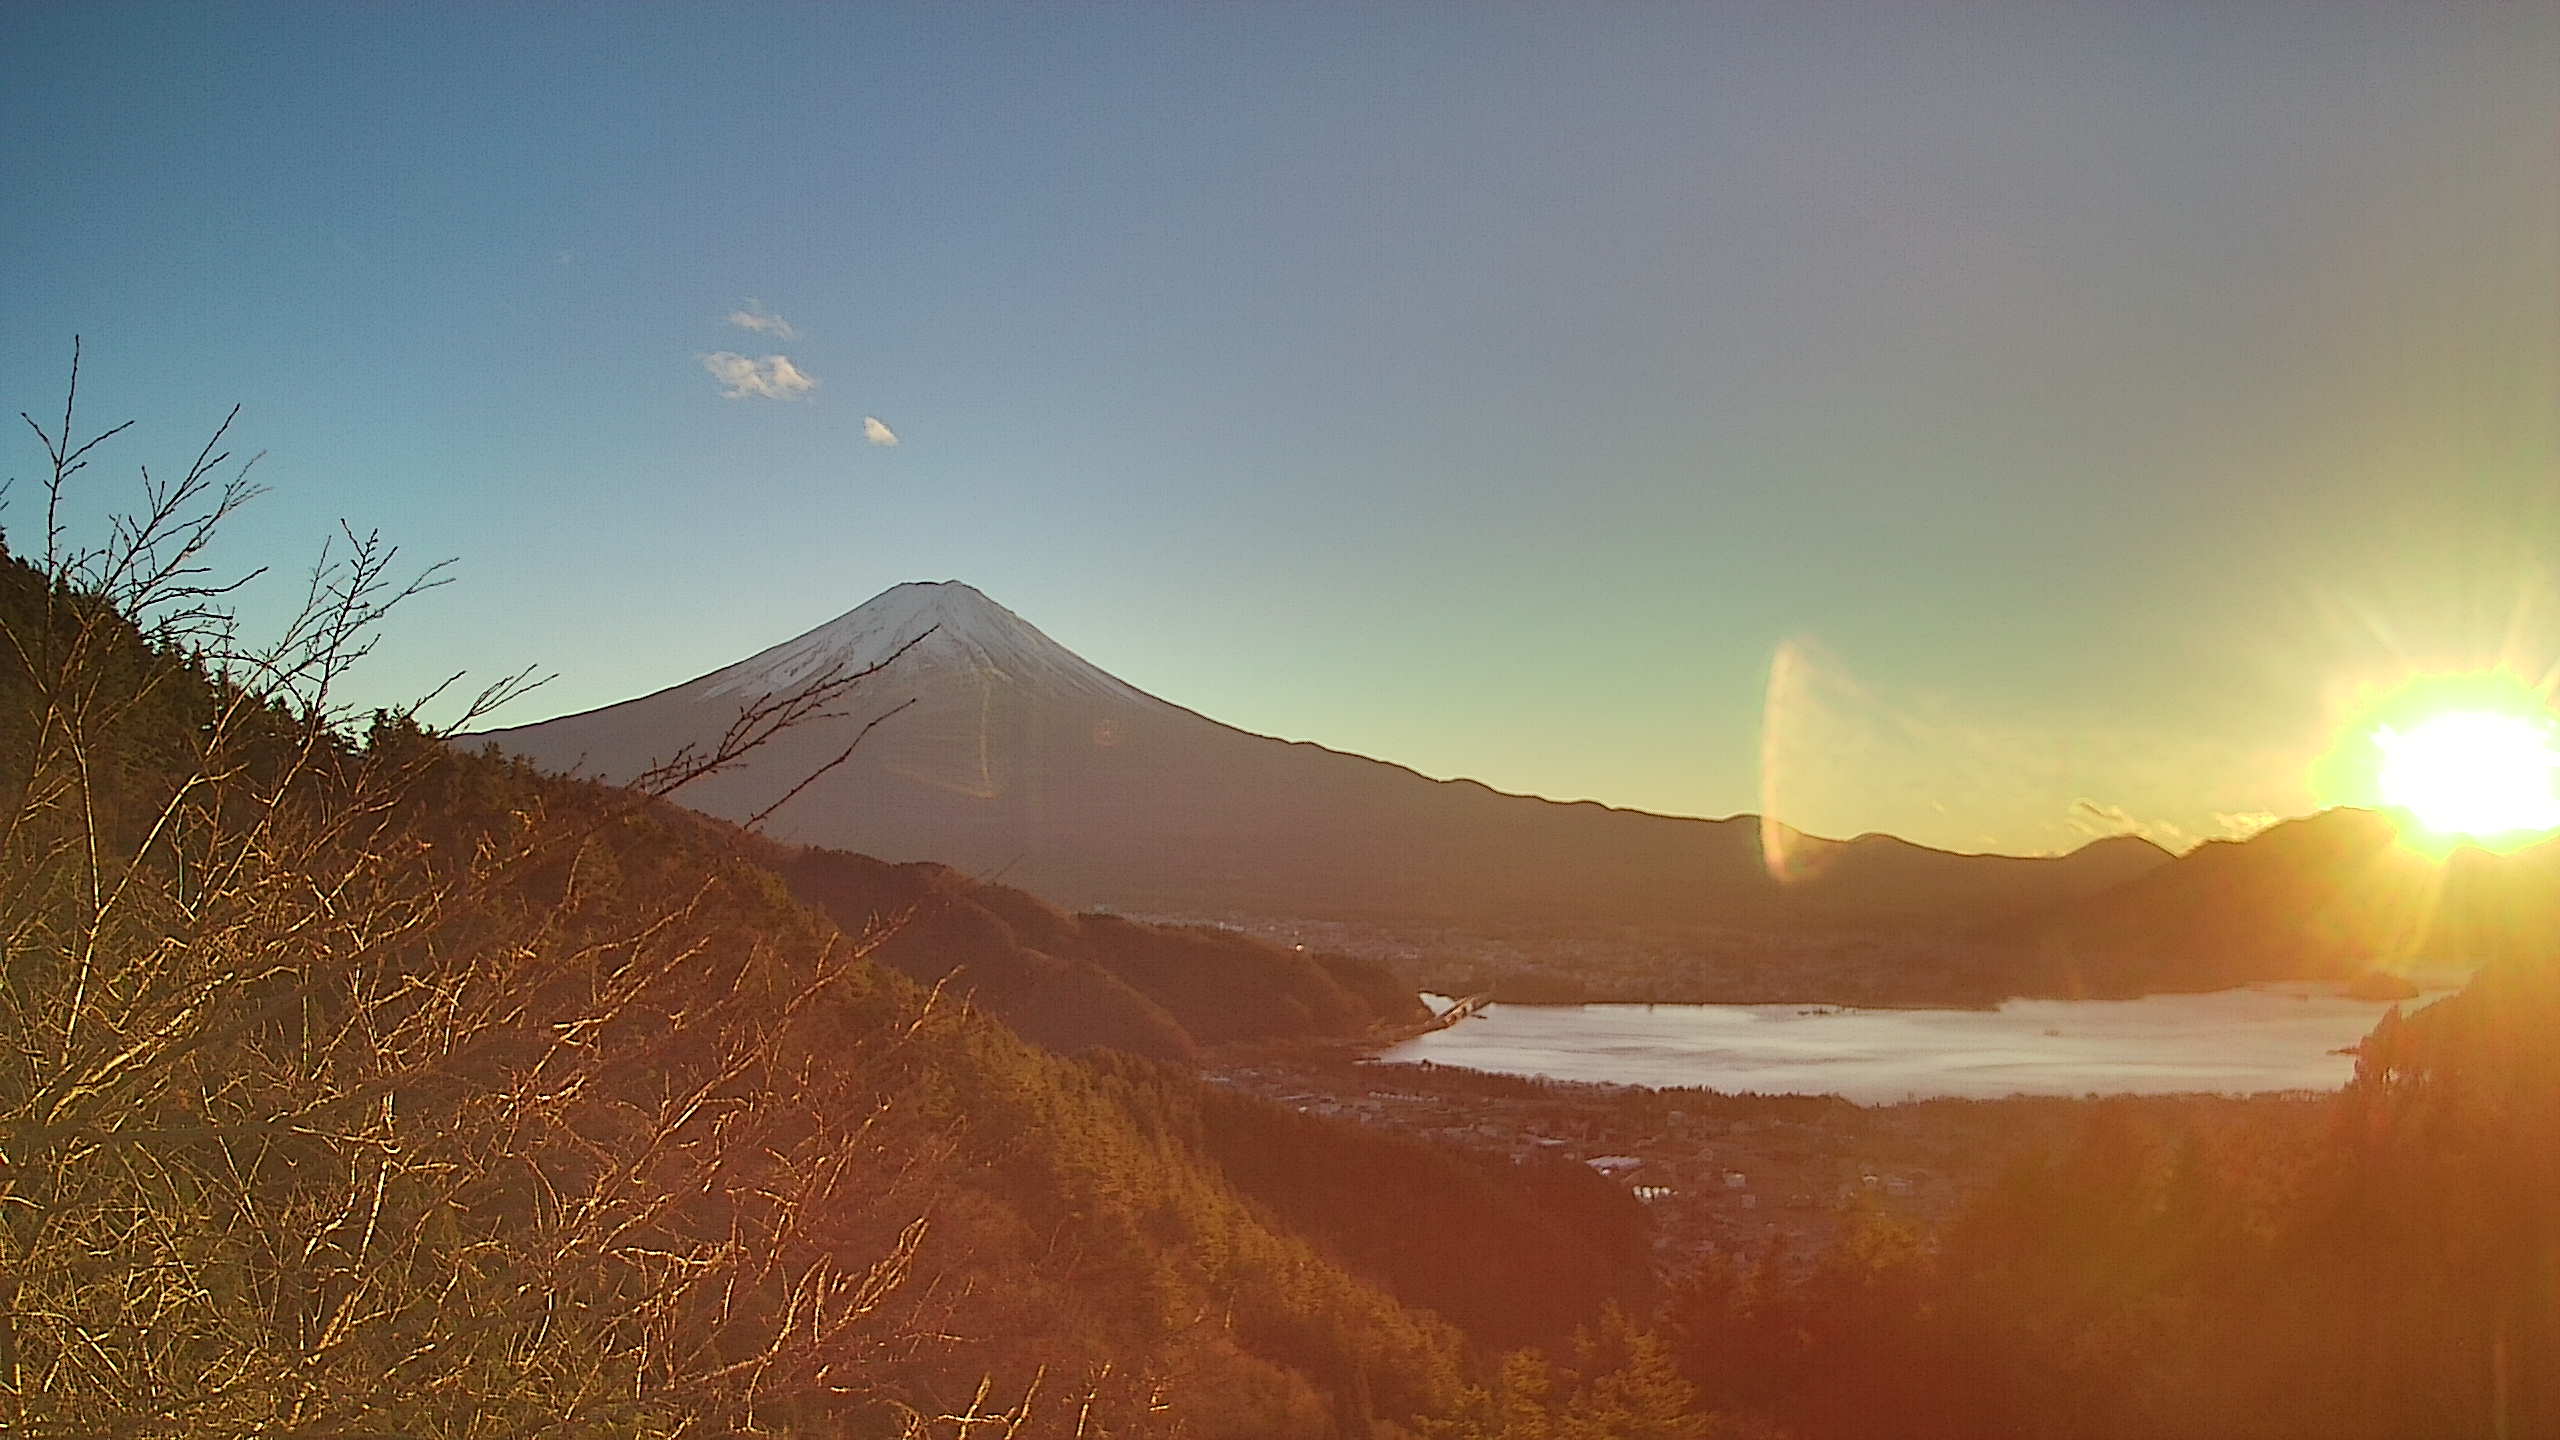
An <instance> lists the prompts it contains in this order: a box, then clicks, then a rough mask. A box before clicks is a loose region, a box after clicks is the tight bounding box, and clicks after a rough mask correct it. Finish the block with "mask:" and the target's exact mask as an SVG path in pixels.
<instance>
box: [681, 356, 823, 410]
mask: <svg viewBox="0 0 2560 1440" xmlns="http://www.w3.org/2000/svg"><path fill="white" fill-rule="evenodd" d="M702 368H703V369H705V370H708V371H710V372H711V378H713V379H714V380H717V381H719V382H720V393H721V394H723V395H725V396H727V397H729V398H730V399H732V400H746V399H751V398H753V397H756V396H762V397H763V398H765V399H768V400H797V399H799V398H800V397H801V396H803V395H806V394H808V393H809V392H810V391H812V390H815V389H817V388H818V382H817V380H816V379H815V378H814V377H812V376H809V375H806V374H803V373H802V372H801V369H800V367H799V366H797V365H794V364H792V363H791V357H790V356H788V355H767V356H765V357H764V358H763V359H761V360H750V359H748V358H747V357H746V356H744V355H740V354H737V353H736V352H734V351H729V350H715V351H713V352H712V353H711V354H708V355H705V356H703V357H702Z"/></svg>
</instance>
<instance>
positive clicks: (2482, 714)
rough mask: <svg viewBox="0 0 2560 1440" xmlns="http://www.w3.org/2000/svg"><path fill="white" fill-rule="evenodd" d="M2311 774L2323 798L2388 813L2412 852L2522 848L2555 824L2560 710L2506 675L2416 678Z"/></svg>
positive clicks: (2359, 723) (2367, 716) (2559, 808)
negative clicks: (2415, 849) (2399, 823)
mask: <svg viewBox="0 0 2560 1440" xmlns="http://www.w3.org/2000/svg"><path fill="white" fill-rule="evenodd" d="M2319 779H2320V782H2321V783H2320V788H2321V790H2322V791H2323V794H2322V797H2321V798H2322V800H2323V802H2324V803H2327V804H2333V805H2378V806H2380V807H2382V808H2384V809H2387V810H2390V811H2393V812H2395V813H2396V814H2398V815H2399V816H2401V817H2402V820H2403V825H2404V827H2405V829H2406V832H2407V838H2408V839H2409V841H2410V842H2411V843H2412V844H2414V845H2416V846H2418V847H2419V848H2420V849H2423V850H2428V851H2430V852H2433V853H2438V854H2441V853H2444V852H2446V851H2449V850H2451V849H2453V848H2454V847H2455V846H2458V845H2465V844H2469V845H2478V846H2480V847H2482V848H2484V849H2489V850H2495V851H2509V850H2517V849H2521V848H2523V847H2524V846H2527V845H2530V844H2533V843H2535V842H2537V841H2540V840H2543V839H2546V838H2548V837H2549V836H2550V835H2551V834H2552V833H2553V832H2554V831H2560V715H2555V714H2554V713H2553V711H2552V708H2551V704H2550V700H2549V698H2548V697H2547V696H2545V695H2544V694H2542V693H2540V692H2539V691H2537V690H2535V689H2534V688H2533V687H2531V686H2528V685H2527V684H2525V683H2524V682H2523V681H2522V680H2520V679H2517V678H2516V677H2514V676H2512V675H2506V674H2501V673H2497V672H2490V673H2485V674H2475V675H2458V676H2430V677H2424V678H2421V679H2418V680H2413V681H2410V682H2408V683H2406V684H2404V685H2402V686H2400V687H2398V688H2397V689H2396V690H2394V691H2392V692H2390V693H2389V694H2387V695H2385V696H2383V697H2382V698H2381V699H2380V700H2379V701H2378V702H2377V703H2375V704H2373V705H2371V706H2370V707H2368V708H2367V709H2366V710H2365V712H2364V713H2363V714H2362V715H2361V716H2360V717H2358V719H2357V720H2356V721H2355V722H2354V723H2352V724H2350V725H2349V726H2348V727H2347V730H2346V733H2345V734H2344V735H2343V736H2342V737H2341V739H2340V741H2339V744H2338V747H2337V748H2336V749H2334V750H2333V751H2332V752H2331V753H2330V756H2329V757H2328V759H2327V760H2326V761H2325V762H2324V764H2323V770H2322V774H2321V775H2320V777H2319Z"/></svg>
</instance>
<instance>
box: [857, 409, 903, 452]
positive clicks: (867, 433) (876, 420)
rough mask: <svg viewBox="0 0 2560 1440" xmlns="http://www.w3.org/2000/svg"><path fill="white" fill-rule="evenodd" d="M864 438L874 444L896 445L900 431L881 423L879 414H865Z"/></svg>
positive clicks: (863, 418)
mask: <svg viewBox="0 0 2560 1440" xmlns="http://www.w3.org/2000/svg"><path fill="white" fill-rule="evenodd" d="M862 438H863V439H865V440H868V441H870V442H871V443H872V444H874V445H895V444H897V443H898V432H897V431H895V430H892V429H890V428H889V427H888V426H886V425H883V424H881V423H880V417H879V416H877V415H865V416H863V417H862Z"/></svg>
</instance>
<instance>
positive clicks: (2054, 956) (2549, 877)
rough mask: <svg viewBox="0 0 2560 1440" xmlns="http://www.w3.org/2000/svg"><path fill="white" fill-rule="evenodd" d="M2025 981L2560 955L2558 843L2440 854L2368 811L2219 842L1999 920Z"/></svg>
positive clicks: (2182, 980)
mask: <svg viewBox="0 0 2560 1440" xmlns="http://www.w3.org/2000/svg"><path fill="white" fill-rule="evenodd" d="M1985 938H1986V939H1989V940H1992V941H1993V942H1995V943H1997V944H2001V945H2003V946H2016V947H2019V948H2020V949H2022V950H2023V951H2024V952H2025V958H2024V960H2023V961H2022V963H2020V964H2019V966H2018V968H2017V970H2016V972H2015V973H2016V976H2017V982H2016V983H2018V984H2019V986H2020V987H2021V988H2024V989H2032V990H2037V991H2041V992H2045V993H2054V994H2073V993H2093V994H2133V993H2140V992H2146V991H2153V990H2176V989H2205V988H2211V987H2214V986H2217V985H2228V984H2231V983H2233V982H2234V981H2238V980H2251V979H2269V978H2278V977H2285V978H2297V977H2298V978H2333V979H2346V978H2353V977H2355V976H2358V975H2360V974H2362V973H2364V972H2366V971H2368V970H2372V969H2376V968H2380V969H2384V970H2398V969H2402V968H2405V967H2410V966H2413V965H2414V966H2438V967H2444V966H2475V965H2487V966H2496V965H2500V964H2504V963H2508V962H2515V961H2548V960H2550V959H2552V958H2554V957H2560V841H2548V840H2547V841H2544V842H2542V843H2541V844H2538V845H2534V846H2530V847H2528V848H2525V849H2522V850H2518V851H2516V852H2515V853H2513V854H2508V855H2493V854H2490V853H2488V852H2486V851H2483V850H2479V849H2475V848H2465V849H2460V850H2457V851H2455V852H2454V854H2453V855H2452V856H2451V857H2450V858H2448V859H2446V860H2443V861H2437V860H2434V859H2430V858H2427V857H2425V856H2422V855H2420V854H2418V853H2417V852H2415V851H2413V850H2411V849H2410V848H2409V847H2408V846H2406V845H2403V844H2401V843H2400V825H2399V823H2398V822H2396V821H2395V820H2393V819H2392V818H2391V817H2390V816H2387V815H2381V814H2376V813H2375V812H2373V811H2370V810H2348V809H2341V810H2329V811H2324V812H2322V813H2321V814H2318V815H2312V816H2308V817H2305V818H2303V819H2299V820H2288V821H2285V822H2284V823H2282V824H2279V825H2275V826H2272V827H2270V828H2268V829H2267V830H2265V831H2262V832H2260V833H2259V834H2257V835H2255V836H2252V837H2251V838H2249V839H2247V840H2216V841H2208V842H2207V843H2205V844H2203V845H2199V846H2197V847H2196V848H2195V849H2193V850H2191V851H2189V852H2187V853H2186V854H2185V855H2182V856H2180V857H2178V859H2177V860H2176V861H2174V862H2172V863H2170V864H2167V865H2161V866H2157V867H2154V868H2152V869H2151V870H2149V871H2147V872H2145V873H2144V874H2142V875H2140V876H2137V877H2135V878H2134V879H2132V880H2130V881H2127V882H2126V883H2124V884H2122V885H2119V886H2116V887H2115V888H2113V889H2111V890H2108V891H2106V892H2104V893H2101V894H2098V895H2093V896H2090V897H2087V898H2086V899H2083V900H2081V901H2078V902H2076V903H2073V904H2070V905H2065V906H2059V907H2056V908H2054V909H2052V910H2049V911H2045V912H2043V913H2040V914H2036V915H2032V916H2025V917H2020V918H2019V919H2017V920H2015V921H2012V922H2009V923H2006V924H2000V925H1995V926H1992V927H1989V929H1987V930H1986V932H1985Z"/></svg>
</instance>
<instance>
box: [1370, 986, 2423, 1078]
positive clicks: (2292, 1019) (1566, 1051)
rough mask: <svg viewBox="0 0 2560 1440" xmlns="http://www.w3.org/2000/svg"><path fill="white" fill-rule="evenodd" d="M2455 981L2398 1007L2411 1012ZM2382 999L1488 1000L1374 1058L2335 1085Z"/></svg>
mask: <svg viewBox="0 0 2560 1440" xmlns="http://www.w3.org/2000/svg"><path fill="white" fill-rule="evenodd" d="M2445 993H2449V992H2447V991H2444V990H2434V991H2430V992H2428V994H2427V995H2426V996H2424V997H2422V998H2421V999H2419V1000H2412V1001H2407V1002H2404V1004H2405V1006H2406V1008H2409V1009H2415V1008H2416V1007H2417V1006H2419V1005H2421V1004H2424V1003H2425V1002H2426V1000H2429V999H2433V998H2434V997H2435V996H2437V995H2440V994H2445ZM2389 1008H2390V1006H2389V1005H2388V1004H2387V1003H2381V1002H2376V1001H2371V1000H2356V999H2351V998H2349V997H2348V996H2346V995H2344V994H2342V993H2340V992H2339V991H2338V989H2337V987H2335V986H2331V985H2322V984H2310V983H2301V984H2280V985H2253V986H2249V987H2246V988H2243V989H2237V990H2219V991H2215V992H2213V993H2211V994H2204V995H2151V996H2145V997H2143V998H2141V999H2138V1000H2012V1001H2009V1002H2008V1003H2006V1004H2004V1005H2002V1006H2001V1007H2000V1008H1999V1009H1997V1010H1861V1009H1853V1008H1847V1007H1842V1006H1835V1005H1555V1006H1547V1005H1491V1006H1487V1007H1486V1008H1485V1009H1484V1010H1483V1012H1481V1013H1480V1014H1478V1015H1476V1016H1474V1017H1473V1018H1470V1019H1467V1020H1462V1021H1460V1022H1459V1023H1457V1024H1456V1025H1453V1026H1451V1027H1450V1028H1448V1029H1446V1030H1439V1031H1435V1032H1433V1033H1431V1034H1428V1035H1424V1036H1421V1037H1419V1038H1417V1039H1413V1040H1409V1041H1406V1042H1405V1043H1403V1044H1401V1045H1397V1046H1395V1047H1393V1048H1392V1049H1389V1050H1387V1051H1385V1052H1383V1053H1382V1054H1381V1056H1380V1057H1379V1058H1381V1059H1385V1060H1397V1061H1419V1060H1429V1061H1432V1062H1433V1063H1435V1064H1440V1065H1461V1066H1465V1067H1467V1068H1469V1069H1474V1070H1493V1071H1500V1072H1503V1073H1507V1074H1513V1075H1545V1076H1552V1077H1554V1078H1557V1079H1563V1080H1601V1081H1609V1082H1612V1083H1615V1084H1622V1085H1656V1086H1667V1085H1697V1086H1705V1087H1707V1088H1710V1089H1716V1090H1726V1091H1746V1090H1756V1091H1761V1092H1764V1093H1770V1094H1789V1095H1823V1094H1836V1095H1842V1096H1845V1097H1847V1098H1849V1099H1851V1100H1855V1101H1858V1102H1860V1103H1862V1104H1875V1103H1884V1102H1891V1101H1896V1100H1906V1099H1930V1098H1935V1097H1939V1096H1956V1097H1963V1098H1970V1099H1993V1098H1997V1097H2000V1096H2004V1095H2085V1094H2115V1095H2122V1094H2142V1095H2156V1094H2172V1093H2177V1092H2181V1091H2198V1090H2209V1091H2216V1092H2219V1093H2222V1094H2231V1095H2243V1094H2256V1093H2261V1092H2265V1091H2271V1090H2334V1089H2336V1088H2337V1087H2339V1086H2341V1085H2343V1084H2345V1083H2346V1082H2347V1081H2348V1080H2349V1079H2350V1078H2352V1077H2353V1075H2354V1074H2355V1058H2354V1057H2353V1056H2352V1055H2341V1054H2336V1053H2333V1052H2335V1051H2337V1050H2338V1049H2340V1048H2341V1047H2343V1046H2348V1045H2353V1044H2354V1043H2355V1042H2356V1041H2357V1040H2359V1039H2361V1038H2363V1036H2364V1034H2365V1032H2366V1031H2368V1030H2370V1029H2372V1028H2373V1023H2374V1021H2376V1020H2377V1019H2379V1018H2381V1016H2382V1013H2383V1012H2384V1011H2385V1010H2388V1009H2389Z"/></svg>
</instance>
